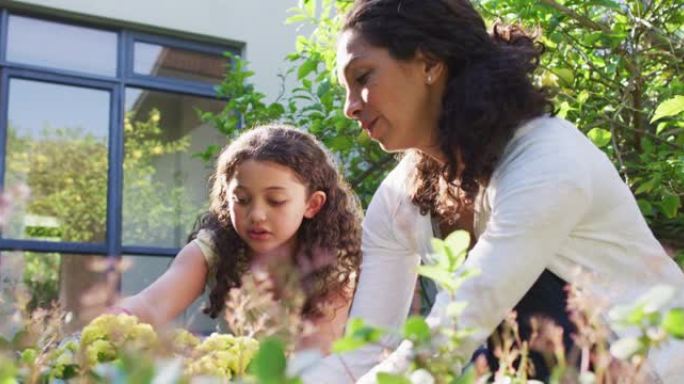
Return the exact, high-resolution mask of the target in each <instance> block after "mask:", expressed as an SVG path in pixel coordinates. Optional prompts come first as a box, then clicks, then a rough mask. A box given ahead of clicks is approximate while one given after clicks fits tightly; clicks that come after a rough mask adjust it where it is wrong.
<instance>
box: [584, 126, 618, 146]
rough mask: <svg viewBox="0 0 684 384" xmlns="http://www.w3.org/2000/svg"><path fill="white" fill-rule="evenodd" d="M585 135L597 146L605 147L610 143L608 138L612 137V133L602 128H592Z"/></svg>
mask: <svg viewBox="0 0 684 384" xmlns="http://www.w3.org/2000/svg"><path fill="white" fill-rule="evenodd" d="M587 136H588V137H589V139H591V141H593V142H594V144H596V146H597V147H599V148H601V147H605V146H606V145H608V143H610V139H611V137H612V134H611V133H610V131H608V130H605V129H603V128H592V129H591V130H590V131H589V132H588V133H587Z"/></svg>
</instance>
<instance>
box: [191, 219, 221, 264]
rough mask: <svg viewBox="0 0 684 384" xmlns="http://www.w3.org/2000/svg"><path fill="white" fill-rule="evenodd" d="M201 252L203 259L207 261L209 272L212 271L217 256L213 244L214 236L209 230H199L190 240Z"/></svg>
mask: <svg viewBox="0 0 684 384" xmlns="http://www.w3.org/2000/svg"><path fill="white" fill-rule="evenodd" d="M192 241H193V242H194V243H195V244H196V245H197V246H198V247H199V249H200V250H201V251H202V254H203V255H204V259H205V260H206V261H207V265H208V267H209V270H210V271H211V270H213V269H214V268H215V266H216V261H217V254H216V246H215V244H214V234H213V232H212V231H211V230H209V229H200V230H199V231H198V232H197V235H196V236H195V239H193V240H192Z"/></svg>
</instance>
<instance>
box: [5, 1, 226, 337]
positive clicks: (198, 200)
mask: <svg viewBox="0 0 684 384" xmlns="http://www.w3.org/2000/svg"><path fill="white" fill-rule="evenodd" d="M225 51H232V52H233V53H238V51H239V50H238V49H237V48H236V47H230V46H216V45H209V44H204V43H197V42H189V41H184V40H180V39H176V38H168V37H163V36H153V35H149V34H142V33H137V32H135V31H129V30H123V29H116V28H106V27H100V26H90V25H83V24H79V23H71V22H69V21H64V20H54V19H49V18H44V17H40V16H36V15H24V14H18V13H14V12H12V11H10V10H7V9H3V8H0V145H1V147H0V148H2V150H1V151H0V183H1V185H0V186H2V187H3V189H10V188H12V187H13V186H15V185H20V184H24V185H26V186H28V187H29V189H30V191H31V193H30V196H29V197H28V198H27V199H25V200H23V201H15V202H13V212H12V214H11V216H9V217H8V218H7V220H6V222H5V225H4V227H3V228H2V232H1V234H0V263H1V265H2V266H3V270H2V273H1V275H2V277H3V278H8V276H11V275H14V276H23V278H24V279H25V280H31V281H32V282H31V284H32V286H31V287H29V288H30V289H33V290H34V294H35V295H36V297H37V299H36V300H35V303H33V304H34V305H41V303H44V302H46V301H47V300H49V299H51V298H56V297H59V298H60V300H61V301H62V303H63V304H64V305H65V306H66V307H67V309H69V310H71V311H73V312H74V314H75V315H77V316H80V317H81V321H87V320H88V318H89V317H92V315H93V314H97V310H96V309H97V308H98V307H97V298H96V297H91V296H93V295H88V292H89V291H91V290H92V288H93V287H96V286H101V285H102V284H105V285H106V284H110V285H111V284H112V282H111V281H109V280H108V278H107V273H106V270H107V268H111V265H112V263H109V264H107V263H104V264H103V261H107V260H119V261H123V262H125V263H124V264H126V263H127V264H132V265H134V266H135V267H134V268H130V269H129V270H128V271H126V272H124V274H123V276H122V278H121V281H117V282H115V288H116V290H117V291H121V292H123V293H124V294H126V295H127V294H131V293H134V292H136V291H138V290H139V289H141V288H142V287H144V286H146V285H147V284H149V283H150V282H151V281H153V279H154V278H156V277H157V276H158V275H159V274H161V273H162V271H163V270H164V269H165V268H166V267H167V266H168V263H169V262H170V259H169V257H171V256H174V255H175V254H176V253H177V251H178V250H179V248H180V247H181V246H182V245H184V243H185V239H186V238H187V235H188V233H189V231H190V230H191V227H192V225H193V223H194V221H195V219H196V218H197V216H198V215H199V214H200V213H201V212H203V211H204V210H205V209H206V206H207V202H208V198H207V196H208V191H207V189H208V182H207V180H208V176H209V174H210V172H211V164H206V163H205V162H204V161H203V160H201V159H200V158H199V157H197V156H193V154H195V153H199V152H201V151H204V150H205V149H206V148H207V147H208V146H209V145H212V144H214V145H223V144H224V142H225V137H224V136H223V135H221V134H220V133H219V132H218V131H217V130H216V129H214V128H213V127H212V126H211V125H209V124H207V123H204V122H203V121H202V120H201V119H200V118H199V113H198V111H200V110H201V111H211V112H218V111H220V110H221V109H222V108H223V106H224V104H225V102H224V101H222V100H218V99H216V97H215V93H214V86H215V85H217V84H218V83H219V82H220V81H221V79H222V77H223V74H224V71H225V66H226V64H227V59H226V58H225V56H224V52H225ZM102 265H109V266H108V267H102ZM12 268H14V269H16V270H14V272H13V273H9V272H7V271H9V270H11V269H12ZM29 277H30V279H29ZM15 278H16V277H15ZM0 284H1V283H0ZM100 304H101V303H100ZM77 324H78V322H77Z"/></svg>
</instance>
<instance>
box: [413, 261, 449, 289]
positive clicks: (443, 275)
mask: <svg viewBox="0 0 684 384" xmlns="http://www.w3.org/2000/svg"><path fill="white" fill-rule="evenodd" d="M418 274H419V275H421V276H425V277H427V278H429V279H432V280H433V281H434V282H435V283H436V284H437V285H439V286H440V287H443V288H445V289H447V290H449V291H453V290H455V289H456V287H457V284H456V282H455V281H454V276H453V274H451V273H450V272H449V271H447V270H446V269H444V268H442V267H440V266H437V265H421V266H419V267H418Z"/></svg>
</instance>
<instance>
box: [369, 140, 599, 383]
mask: <svg viewBox="0 0 684 384" xmlns="http://www.w3.org/2000/svg"><path fill="white" fill-rule="evenodd" d="M540 129H544V127H542V128H540ZM538 132H539V131H538ZM551 133H553V132H551ZM565 139H567V138H565ZM565 139H564V138H551V137H550V134H546V133H545V134H541V133H540V134H539V136H532V137H530V138H529V140H526V141H524V142H523V143H521V144H520V145H519V146H518V147H517V148H518V149H519V151H518V152H515V153H513V154H511V155H510V156H509V159H513V160H511V161H510V162H509V163H507V164H506V165H505V166H504V168H502V169H500V170H499V171H500V172H499V173H498V174H496V175H495V177H493V179H492V183H491V184H490V186H489V187H488V192H489V193H490V195H489V201H490V203H491V207H492V209H491V216H490V218H489V221H488V222H487V225H486V229H485V231H484V233H483V234H482V235H481V236H480V238H479V239H478V241H477V244H476V245H475V246H474V248H473V249H472V250H471V251H470V253H469V255H468V258H467V260H466V261H465V263H464V265H463V266H462V268H465V269H476V270H478V271H479V272H480V273H479V275H477V276H475V277H471V278H469V279H467V280H465V281H463V283H462V284H461V285H460V287H459V290H458V292H457V293H456V297H455V298H453V299H452V298H451V297H449V296H448V295H447V294H446V293H445V292H440V293H439V294H438V295H437V297H436V300H435V304H434V306H433V308H432V310H431V312H430V315H429V316H428V318H427V322H428V324H430V325H431V326H433V327H434V326H437V325H441V326H445V327H454V326H457V327H458V328H460V329H466V328H474V329H476V331H475V332H473V333H472V334H470V335H469V336H467V337H465V338H464V339H463V340H462V342H461V343H459V345H458V349H457V351H456V352H457V353H458V354H459V357H460V358H462V359H463V361H465V362H467V361H468V360H469V359H470V356H471V355H472V353H473V352H474V350H475V349H476V348H477V347H478V346H479V345H481V344H482V343H483V342H484V341H485V340H486V338H487V337H488V336H489V335H490V334H491V333H492V331H493V330H494V329H495V328H496V326H497V325H498V324H499V323H500V322H501V321H502V320H503V319H504V317H505V315H506V314H507V313H508V312H509V311H510V310H511V309H513V307H514V306H515V304H516V303H517V302H518V301H520V299H521V298H522V297H523V296H524V295H525V293H526V292H527V291H528V290H529V288H530V287H531V286H532V285H533V284H534V282H535V281H536V280H537V278H538V277H539V276H540V275H541V273H542V272H543V271H544V269H545V268H546V267H547V266H548V265H549V264H550V262H551V260H552V258H553V257H554V255H555V254H556V252H557V251H558V250H559V249H560V248H561V247H562V246H563V245H564V244H567V242H568V241H569V236H570V234H571V233H572V231H573V229H574V228H575V227H576V226H577V224H578V223H579V222H580V221H581V220H582V218H583V217H584V215H586V214H587V211H588V209H589V206H590V204H591V192H590V191H591V183H590V177H589V175H590V172H591V171H590V170H589V167H590V166H591V165H590V164H587V161H586V160H585V159H583V156H582V155H583V154H584V153H583V152H582V151H581V150H578V149H577V147H573V146H572V145H566V143H565V142H564V140H565ZM566 141H569V142H571V140H566ZM573 144H575V143H573ZM459 272H460V271H459ZM452 301H457V302H466V303H467V304H468V305H467V306H466V308H465V309H464V310H463V312H462V313H461V316H460V317H459V318H458V322H457V324H453V322H452V321H451V319H450V318H449V317H448V316H447V315H446V312H447V310H446V309H447V307H448V304H449V303H451V302H452ZM411 349H412V346H411V344H410V343H409V342H407V341H405V342H403V343H402V345H401V346H400V347H399V348H398V349H397V351H395V352H394V353H392V355H390V356H389V357H388V358H387V359H386V360H385V361H383V363H382V364H380V365H379V366H377V367H375V368H374V369H373V370H372V371H371V372H369V373H368V374H366V375H365V376H364V377H363V378H362V379H361V380H360V381H359V382H361V383H374V382H375V375H376V373H377V372H383V371H389V372H401V371H403V370H404V369H406V368H407V367H408V362H409V356H410V354H411Z"/></svg>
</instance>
